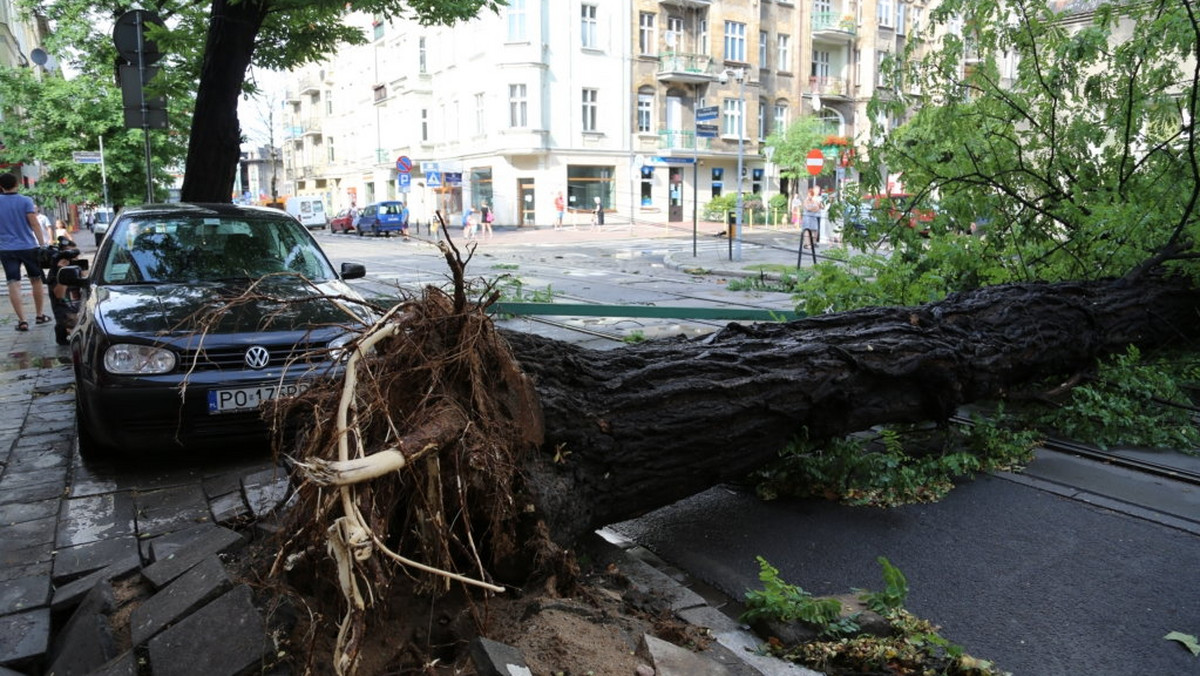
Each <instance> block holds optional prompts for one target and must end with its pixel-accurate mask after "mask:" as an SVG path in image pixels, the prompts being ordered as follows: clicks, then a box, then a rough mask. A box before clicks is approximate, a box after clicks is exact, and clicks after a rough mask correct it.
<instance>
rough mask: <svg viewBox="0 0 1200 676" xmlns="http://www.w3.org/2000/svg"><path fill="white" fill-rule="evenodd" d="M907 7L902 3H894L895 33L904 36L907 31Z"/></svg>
mask: <svg viewBox="0 0 1200 676" xmlns="http://www.w3.org/2000/svg"><path fill="white" fill-rule="evenodd" d="M907 13H908V5H907V4H906V3H904V2H897V3H896V33H898V34H900V35H904V34H905V32H906V31H907V29H908V17H907V16H906V15H907Z"/></svg>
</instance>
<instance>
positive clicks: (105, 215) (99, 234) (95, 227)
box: [92, 207, 113, 246]
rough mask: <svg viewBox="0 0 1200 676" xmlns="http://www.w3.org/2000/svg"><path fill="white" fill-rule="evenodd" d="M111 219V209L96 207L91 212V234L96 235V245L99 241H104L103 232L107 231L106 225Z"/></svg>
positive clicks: (98, 244)
mask: <svg viewBox="0 0 1200 676" xmlns="http://www.w3.org/2000/svg"><path fill="white" fill-rule="evenodd" d="M112 221H113V210H112V209H109V208H107V207H101V208H99V209H96V211H95V212H93V214H92V234H93V235H94V236H95V237H96V246H100V242H103V241H104V233H106V232H108V226H109V224H110V223H112Z"/></svg>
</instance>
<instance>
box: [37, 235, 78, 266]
mask: <svg viewBox="0 0 1200 676" xmlns="http://www.w3.org/2000/svg"><path fill="white" fill-rule="evenodd" d="M77 258H79V249H78V248H76V246H75V242H73V241H71V238H70V237H67V236H66V235H59V237H58V241H57V242H55V243H54V244H50V245H48V246H44V247H41V248H40V249H38V265H40V266H41V267H43V268H45V269H47V270H49V269H50V268H53V267H55V266H57V265H58V262H59V261H64V260H65V261H73V262H74V264H75V265H78V266H79V267H81V268H83V269H84V270H86V269H87V260H86V259H84V260H76V259H77Z"/></svg>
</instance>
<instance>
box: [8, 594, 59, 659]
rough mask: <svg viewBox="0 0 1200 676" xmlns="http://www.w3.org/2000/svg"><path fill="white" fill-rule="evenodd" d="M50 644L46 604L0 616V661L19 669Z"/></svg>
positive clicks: (42, 653)
mask: <svg viewBox="0 0 1200 676" xmlns="http://www.w3.org/2000/svg"><path fill="white" fill-rule="evenodd" d="M49 647H50V609H49V608H39V609H37V610H30V611H28V612H24V613H15V614H13V615H5V616H3V617H0V664H3V665H6V666H10V667H13V668H18V669H19V668H20V667H21V665H23V664H27V663H30V662H33V661H35V660H37V659H40V658H41V657H42V656H43V655H45V654H46V650H47V649H48V648H49Z"/></svg>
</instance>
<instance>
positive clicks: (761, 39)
mask: <svg viewBox="0 0 1200 676" xmlns="http://www.w3.org/2000/svg"><path fill="white" fill-rule="evenodd" d="M758 67H759V68H761V69H763V70H766V69H767V68H769V67H770V64H769V63H768V62H767V32H766V31H759V32H758Z"/></svg>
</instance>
